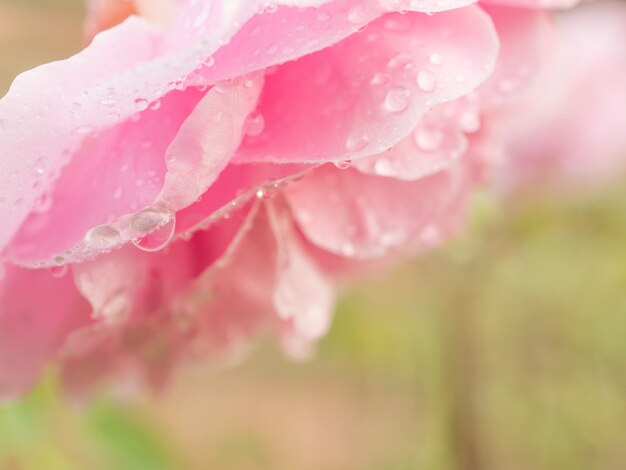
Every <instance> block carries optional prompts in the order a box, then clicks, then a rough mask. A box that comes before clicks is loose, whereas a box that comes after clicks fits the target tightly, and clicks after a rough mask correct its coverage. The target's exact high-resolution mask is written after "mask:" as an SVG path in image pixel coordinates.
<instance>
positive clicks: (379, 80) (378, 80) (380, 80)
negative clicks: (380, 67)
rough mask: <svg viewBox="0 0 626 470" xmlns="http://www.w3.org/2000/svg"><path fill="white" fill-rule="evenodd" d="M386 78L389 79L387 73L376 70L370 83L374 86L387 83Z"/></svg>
mask: <svg viewBox="0 0 626 470" xmlns="http://www.w3.org/2000/svg"><path fill="white" fill-rule="evenodd" d="M388 80H389V75H387V74H386V73H383V72H376V73H375V74H374V76H373V77H372V81H371V82H370V83H371V84H372V85H374V86H376V85H383V84H384V83H387V81H388Z"/></svg>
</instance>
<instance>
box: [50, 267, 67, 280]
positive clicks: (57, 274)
mask: <svg viewBox="0 0 626 470" xmlns="http://www.w3.org/2000/svg"><path fill="white" fill-rule="evenodd" d="M68 270H69V267H68V266H67V264H65V265H63V266H55V267H54V268H50V272H51V273H52V277H54V278H57V279H61V278H63V277H65V275H66V274H67V272H68Z"/></svg>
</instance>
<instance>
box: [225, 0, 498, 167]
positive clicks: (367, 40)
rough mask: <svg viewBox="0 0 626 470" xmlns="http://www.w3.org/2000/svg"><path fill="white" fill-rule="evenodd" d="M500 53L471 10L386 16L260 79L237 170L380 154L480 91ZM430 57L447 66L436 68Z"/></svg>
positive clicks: (482, 19)
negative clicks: (444, 105)
mask: <svg viewBox="0 0 626 470" xmlns="http://www.w3.org/2000/svg"><path fill="white" fill-rule="evenodd" d="M497 48H498V44H497V38H496V36H495V33H494V30H493V27H492V25H491V21H490V19H489V17H488V16H487V15H485V14H484V13H483V12H482V11H481V10H480V9H478V8H475V7H467V8H464V9H461V10H456V11H451V12H446V13H439V14H437V15H434V16H427V15H423V14H411V13H409V14H406V15H387V16H385V17H384V18H381V19H380V20H378V21H376V22H374V23H373V24H371V25H369V26H368V28H367V30H366V31H365V32H363V33H360V34H355V35H353V36H351V37H349V38H347V39H345V40H344V41H342V42H341V43H339V44H337V45H336V46H334V47H332V48H328V49H326V50H324V51H321V52H319V53H315V54H311V55H308V56H306V57H304V58H302V59H300V60H298V61H295V62H290V63H287V64H284V65H282V66H280V67H279V68H278V69H277V71H276V72H275V73H274V74H271V75H269V76H267V78H266V86H265V88H264V90H263V95H262V97H261V103H260V107H259V109H258V112H259V113H260V114H261V115H262V116H263V118H264V120H265V129H264V131H263V132H262V133H261V134H260V135H257V136H248V137H247V138H246V139H245V141H244V144H243V146H242V148H241V149H240V151H239V153H238V155H237V157H236V161H237V162H316V163H321V162H325V161H341V160H346V159H353V158H357V157H363V156H368V155H374V154H377V153H380V152H382V151H385V150H387V149H388V148H390V147H392V146H393V145H395V144H396V143H397V142H399V141H400V140H402V139H403V138H404V137H406V136H407V135H408V134H409V133H410V132H411V131H412V130H413V129H414V128H415V125H416V124H417V121H418V120H419V118H420V117H421V116H422V115H423V114H424V113H425V112H426V111H427V110H428V109H429V108H430V107H432V106H433V105H435V104H436V103H439V102H443V101H448V100H452V99H455V98H458V97H460V96H462V95H464V94H466V93H468V92H469V91H471V90H472V89H473V88H475V87H476V86H477V85H478V84H479V83H481V82H482V81H483V80H484V79H485V78H486V77H487V76H488V74H489V73H490V72H491V70H492V66H493V64H494V62H495V58H496V53H497ZM433 54H435V55H436V54H440V55H441V56H442V57H445V60H444V61H443V62H442V63H440V64H438V65H433V64H432V57H433ZM435 62H437V63H438V61H437V60H435Z"/></svg>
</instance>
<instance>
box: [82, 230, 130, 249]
mask: <svg viewBox="0 0 626 470" xmlns="http://www.w3.org/2000/svg"><path fill="white" fill-rule="evenodd" d="M120 237H121V236H120V232H119V231H118V230H117V229H116V228H115V227H112V226H110V225H100V226H98V227H94V228H93V229H91V230H90V231H89V232H88V233H87V236H86V237H85V240H86V242H87V243H88V244H89V245H90V246H91V247H93V248H95V249H98V250H109V249H111V248H113V247H115V246H116V245H117V244H118V243H119V242H120Z"/></svg>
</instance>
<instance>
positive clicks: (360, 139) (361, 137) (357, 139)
mask: <svg viewBox="0 0 626 470" xmlns="http://www.w3.org/2000/svg"><path fill="white" fill-rule="evenodd" d="M369 141H370V139H369V137H368V136H367V134H357V135H351V136H350V137H348V140H347V141H346V149H347V150H348V151H349V152H358V151H359V150H363V149H364V148H365V147H367V144H369Z"/></svg>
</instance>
